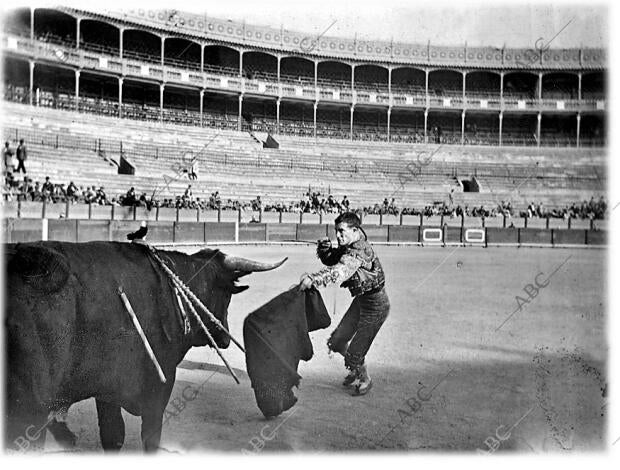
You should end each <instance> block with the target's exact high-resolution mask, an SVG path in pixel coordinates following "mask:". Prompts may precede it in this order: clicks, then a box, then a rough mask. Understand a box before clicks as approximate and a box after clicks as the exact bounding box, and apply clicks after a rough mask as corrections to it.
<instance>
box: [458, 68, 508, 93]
mask: <svg viewBox="0 0 620 470" xmlns="http://www.w3.org/2000/svg"><path fill="white" fill-rule="evenodd" d="M500 89H501V86H500V75H499V74H498V73H494V72H485V71H478V70H476V71H474V72H468V73H467V75H465V94H466V95H467V96H468V97H472V98H476V97H479V98H482V99H488V98H490V97H495V98H499V92H500Z"/></svg>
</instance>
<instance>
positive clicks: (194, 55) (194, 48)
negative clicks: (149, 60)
mask: <svg viewBox="0 0 620 470" xmlns="http://www.w3.org/2000/svg"><path fill="white" fill-rule="evenodd" d="M164 64H165V65H169V66H172V67H180V68H184V69H192V70H200V44H198V43H196V42H194V41H188V40H187V39H182V38H166V40H165V41H164Z"/></svg>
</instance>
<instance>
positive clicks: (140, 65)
mask: <svg viewBox="0 0 620 470" xmlns="http://www.w3.org/2000/svg"><path fill="white" fill-rule="evenodd" d="M2 48H3V50H4V51H5V52H8V53H13V54H18V55H21V56H25V57H28V58H33V59H35V60H39V61H45V62H52V63H59V62H62V63H64V64H68V65H73V66H75V67H76V68H79V69H85V70H97V71H102V72H110V71H112V72H116V73H118V74H120V75H124V76H128V77H137V78H138V77H139V78H152V79H155V80H157V81H164V82H166V83H176V84H184V85H188V84H190V85H194V86H196V87H197V88H203V89H214V90H226V91H235V92H241V93H244V92H252V93H257V94H265V95H275V96H278V97H292V98H302V99H308V100H313V101H314V100H315V99H317V98H318V99H319V100H325V101H330V102H340V103H342V104H344V105H348V106H350V105H352V104H353V105H355V104H358V103H363V104H368V105H377V106H382V107H385V106H398V107H406V108H407V107H408V108H433V109H455V110H462V109H465V110H467V109H476V110H483V109H488V110H496V111H500V110H505V111H531V112H538V111H554V112H558V111H559V112H561V111H567V112H576V111H597V110H598V111H603V110H605V109H606V100H605V99H604V98H603V99H595V98H596V97H598V96H599V95H598V94H597V93H596V92H589V93H588V99H581V100H577V99H571V98H567V99H560V98H554V99H541V100H538V99H535V98H532V97H531V96H528V95H527V94H525V95H515V94H513V93H510V94H509V93H506V94H505V95H504V97H503V99H501V98H500V96H499V94H498V93H497V92H489V94H488V95H484V93H481V92H480V90H473V91H472V92H471V93H470V92H466V93H465V98H464V99H463V93H462V90H461V91H459V90H455V89H446V90H440V93H437V92H436V91H433V92H432V93H429V94H428V95H426V94H425V93H424V90H423V89H422V88H421V87H418V86H406V87H402V86H398V85H394V86H393V87H392V89H391V93H388V87H387V86H386V85H382V84H376V83H362V82H356V83H355V87H354V89H353V90H352V88H351V84H350V83H347V82H346V81H343V80H339V79H333V80H332V79H325V78H318V79H317V83H318V87H317V88H315V87H314V83H313V82H314V80H306V79H304V78H302V77H296V78H295V77H291V76H290V75H286V76H284V78H282V77H281V80H280V82H278V81H277V76H276V75H275V74H270V73H268V72H264V73H263V72H256V71H254V72H249V73H251V74H252V78H251V79H250V78H247V77H242V76H240V74H239V71H238V70H236V69H234V68H231V67H218V66H214V65H210V64H204V66H203V72H201V71H200V66H199V65H197V63H196V62H189V61H181V60H178V59H174V58H164V64H163V65H162V63H161V57H156V56H154V55H149V54H147V53H144V52H140V51H131V50H125V51H124V52H123V58H122V59H121V58H120V57H119V55H118V52H119V51H118V50H117V49H116V48H114V47H110V46H103V45H102V46H98V45H93V44H84V47H83V48H80V49H76V48H75V44H71V43H67V42H63V40H62V39H61V38H58V37H52V36H49V35H48V36H47V37H46V38H45V40H41V39H35V40H31V39H30V38H28V37H23V36H20V35H17V34H7V33H6V32H5V34H3V35H2ZM307 78H309V77H307ZM567 96H568V97H569V96H570V94H567Z"/></svg>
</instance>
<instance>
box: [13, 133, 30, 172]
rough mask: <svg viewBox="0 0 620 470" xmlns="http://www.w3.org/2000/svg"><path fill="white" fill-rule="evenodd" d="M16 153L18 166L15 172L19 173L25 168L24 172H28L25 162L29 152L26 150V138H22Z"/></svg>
mask: <svg viewBox="0 0 620 470" xmlns="http://www.w3.org/2000/svg"><path fill="white" fill-rule="evenodd" d="M15 153H16V155H17V168H16V169H15V172H16V173H19V172H20V171H22V170H23V171H24V174H26V166H25V165H24V162H25V161H26V159H27V158H28V152H27V151H26V146H25V145H24V139H20V141H19V145H18V146H17V149H16V150H15Z"/></svg>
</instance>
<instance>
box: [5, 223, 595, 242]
mask: <svg viewBox="0 0 620 470" xmlns="http://www.w3.org/2000/svg"><path fill="white" fill-rule="evenodd" d="M136 227H137V225H136V222H135V221H133V220H132V221H128V220H80V219H42V218H6V219H3V223H2V225H1V228H2V236H3V239H4V241H5V242H8V243H18V242H29V241H38V240H58V241H68V242H87V241H94V240H103V241H126V240H127V238H126V236H127V234H128V233H130V232H132V231H134V230H136ZM364 230H365V232H366V234H367V235H368V239H369V240H370V241H372V242H373V243H390V244H400V243H403V244H416V245H423V246H424V245H441V246H447V245H469V246H482V247H486V246H495V245H504V246H505V245H513V246H583V247H586V246H601V245H606V244H607V231H606V230H598V229H555V228H554V229H539V228H500V227H475V228H472V227H449V226H443V227H441V226H439V225H424V226H421V225H370V224H369V225H365V226H364ZM326 236H329V237H330V238H331V239H335V231H334V226H333V224H299V223H298V224H293V223H283V224H280V223H273V224H272V223H239V222H238V221H236V222H186V221H152V222H149V232H148V241H149V242H150V243H153V244H172V243H178V244H197V245H200V244H206V243H290V242H293V243H294V242H302V243H307V242H310V243H311V242H313V241H314V240H317V239H319V238H323V237H326Z"/></svg>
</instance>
